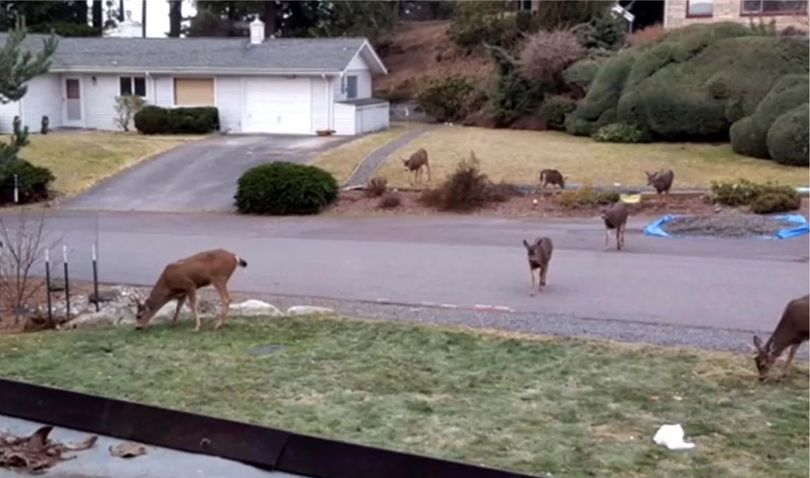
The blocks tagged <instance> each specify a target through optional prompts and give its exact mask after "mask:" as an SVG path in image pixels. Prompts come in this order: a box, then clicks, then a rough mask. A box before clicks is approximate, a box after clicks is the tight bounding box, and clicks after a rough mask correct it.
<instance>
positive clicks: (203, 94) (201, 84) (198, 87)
mask: <svg viewBox="0 0 810 478" xmlns="http://www.w3.org/2000/svg"><path fill="white" fill-rule="evenodd" d="M174 104H175V106H214V79H213V78H175V79H174Z"/></svg>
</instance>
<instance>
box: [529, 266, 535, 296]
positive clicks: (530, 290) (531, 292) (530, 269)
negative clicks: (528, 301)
mask: <svg viewBox="0 0 810 478" xmlns="http://www.w3.org/2000/svg"><path fill="white" fill-rule="evenodd" d="M529 274H530V275H531V276H532V285H531V287H530V288H529V297H534V290H535V282H534V269H532V268H531V266H529Z"/></svg>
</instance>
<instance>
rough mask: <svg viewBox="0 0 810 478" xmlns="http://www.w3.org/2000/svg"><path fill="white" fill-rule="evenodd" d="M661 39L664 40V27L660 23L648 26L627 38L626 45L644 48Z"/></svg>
mask: <svg viewBox="0 0 810 478" xmlns="http://www.w3.org/2000/svg"><path fill="white" fill-rule="evenodd" d="M662 38H664V26H663V25H661V24H660V23H656V24H655V25H650V26H648V27H646V28H642V29H641V30H637V31H635V32H634V33H633V34H632V35H630V37H628V39H627V43H629V44H630V46H645V45H652V44H653V43H658V41H659V40H661V39H662Z"/></svg>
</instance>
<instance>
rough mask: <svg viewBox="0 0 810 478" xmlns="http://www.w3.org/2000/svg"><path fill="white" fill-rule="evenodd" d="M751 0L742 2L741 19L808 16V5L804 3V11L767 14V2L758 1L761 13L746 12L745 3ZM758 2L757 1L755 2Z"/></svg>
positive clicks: (782, 11)
mask: <svg viewBox="0 0 810 478" xmlns="http://www.w3.org/2000/svg"><path fill="white" fill-rule="evenodd" d="M746 1H751V0H740V16H741V17H781V16H799V15H807V10H808V9H807V3H808V2H804V5H805V8H804V10H781V11H776V12H766V11H765V10H764V8H765V0H758V1H759V11H758V12H746V11H745V2H746ZM755 1H756V0H755Z"/></svg>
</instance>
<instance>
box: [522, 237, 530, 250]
mask: <svg viewBox="0 0 810 478" xmlns="http://www.w3.org/2000/svg"><path fill="white" fill-rule="evenodd" d="M523 247H525V248H526V249H530V247H529V243H528V242H526V239H523Z"/></svg>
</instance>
